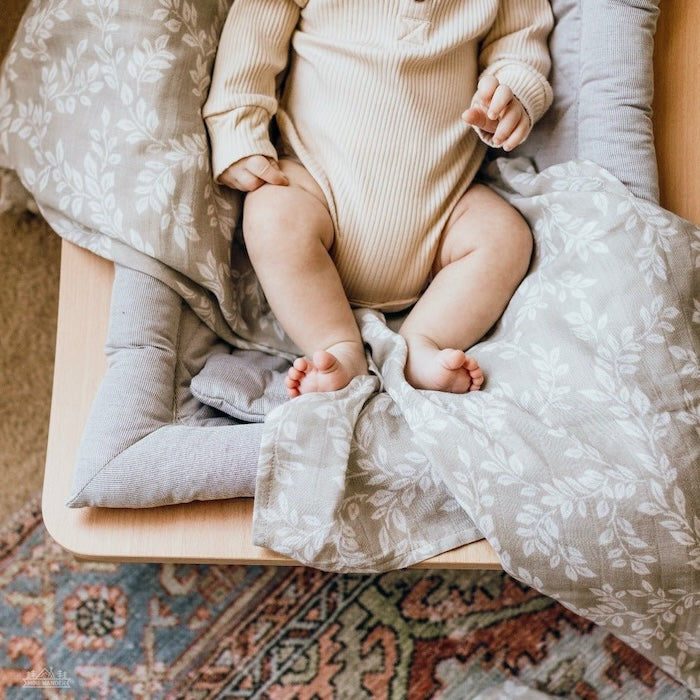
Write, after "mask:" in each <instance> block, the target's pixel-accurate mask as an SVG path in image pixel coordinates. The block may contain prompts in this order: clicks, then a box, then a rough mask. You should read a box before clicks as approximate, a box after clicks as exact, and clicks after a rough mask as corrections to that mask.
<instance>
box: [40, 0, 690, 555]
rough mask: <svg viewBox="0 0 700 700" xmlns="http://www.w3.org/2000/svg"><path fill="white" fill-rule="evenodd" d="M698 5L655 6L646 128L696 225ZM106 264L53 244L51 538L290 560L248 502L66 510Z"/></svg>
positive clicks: (102, 548) (98, 340)
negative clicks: (268, 541)
mask: <svg viewBox="0 0 700 700" xmlns="http://www.w3.org/2000/svg"><path fill="white" fill-rule="evenodd" d="M698 28H700V1H699V0H673V1H671V0H664V2H662V4H661V15H660V18H659V24H658V30H657V34H656V42H655V45H656V50H655V55H654V68H655V97H654V124H655V140H656V149H657V161H658V165H659V178H660V186H661V202H662V204H663V206H664V207H666V208H667V209H670V210H671V211H673V212H675V213H677V214H679V215H680V216H683V217H684V218H686V219H689V220H691V221H693V222H695V223H699V222H700V132H698V127H697V124H698V119H700V88H699V87H698V85H699V83H700V43H699V42H698V41H697V40H696V38H695V37H696V35H695V31H697V29H698ZM113 278H114V269H113V265H112V264H111V263H110V262H108V261H106V260H104V259H101V258H98V257H97V256H95V255H93V254H91V253H89V252H87V251H85V250H83V249H81V248H78V247H77V246H75V245H73V244H71V243H68V242H66V241H64V242H63V244H62V254H61V281H60V293H59V310H58V332H57V338H56V358H55V369H54V384H53V398H52V403H51V420H50V428H49V439H48V446H47V456H46V469H45V475H44V490H43V499H42V511H43V517H44V522H45V525H46V528H47V530H48V532H49V533H50V534H51V536H52V537H53V538H54V539H55V540H56V542H58V544H60V545H61V546H62V547H64V548H65V549H67V550H69V551H70V552H72V553H73V554H75V555H76V556H78V557H80V558H85V559H93V560H116V561H141V562H200V563H216V564H274V565H289V564H295V563H296V562H294V561H293V560H291V559H289V558H287V557H284V556H282V555H279V554H277V553H275V552H272V551H270V550H267V549H262V548H260V547H256V546H254V545H253V544H252V542H251V525H252V509H253V502H252V499H249V498H239V499H231V500H223V501H208V502H194V503H187V504H180V505H171V506H163V507H159V508H148V509H126V508H123V509H113V508H82V509H70V508H68V507H67V506H66V505H65V502H66V500H67V499H68V497H69V495H70V491H71V485H72V479H73V465H74V463H75V457H76V454H77V451H78V445H79V443H80V439H81V435H82V432H83V428H84V425H85V423H86V420H87V417H88V413H89V411H90V408H91V405H92V401H93V398H94V396H95V394H96V392H97V389H98V386H99V384H100V381H101V379H102V376H103V375H104V373H105V370H106V366H107V363H106V358H105V354H104V344H105V339H106V335H107V326H108V322H109V307H110V298H111V290H112V281H113ZM417 566H419V567H420V568H464V569H497V568H500V564H499V561H498V558H497V557H496V554H495V552H494V551H493V549H492V548H491V546H490V545H489V544H488V543H487V542H486V541H485V540H480V541H478V542H474V543H472V544H469V545H465V546H463V547H460V548H458V549H455V550H452V551H450V552H446V553H444V554H441V555H439V556H436V557H433V558H431V559H429V560H427V561H425V562H422V563H421V564H419V565H417Z"/></svg>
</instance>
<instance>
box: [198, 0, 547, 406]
mask: <svg viewBox="0 0 700 700" xmlns="http://www.w3.org/2000/svg"><path fill="white" fill-rule="evenodd" d="M551 27H552V15H551V10H550V6H549V2H547V0H469V1H468V2H467V0H381V2H380V1H378V0H235V2H234V3H233V5H232V7H231V10H230V13H229V16H228V18H227V20H226V24H225V27H224V30H223V33H222V37H221V43H220V47H219V51H218V54H217V57H216V64H215V69H214V75H213V79H212V86H211V90H210V94H209V97H208V99H207V102H206V104H205V106H204V110H203V114H204V117H205V119H206V123H207V127H208V130H209V134H210V138H211V144H212V162H213V169H214V175H215V177H216V178H217V180H218V182H220V183H222V184H224V185H227V186H229V187H232V188H236V189H239V190H241V191H243V192H246V193H247V194H246V197H245V201H244V205H243V235H244V239H245V243H246V247H247V249H248V253H249V256H250V259H251V262H252V264H253V267H254V269H255V271H256V273H257V275H258V278H259V280H260V283H261V285H262V288H263V290H264V292H265V295H266V297H267V299H268V302H269V304H270V307H271V309H272V311H273V312H274V313H275V315H276V317H277V319H278V320H279V321H280V323H281V324H282V326H283V327H284V329H285V330H286V332H287V333H288V335H289V336H290V337H291V338H292V340H293V341H294V342H295V343H296V344H297V345H298V346H299V347H300V348H301V349H302V351H303V352H304V353H305V356H304V357H300V358H297V360H296V361H295V362H294V364H293V366H292V368H290V370H289V374H288V377H287V380H286V381H287V388H288V391H289V394H290V396H292V397H295V396H298V395H300V394H304V393H307V392H316V391H333V390H337V389H341V388H343V387H344V386H346V385H347V384H348V383H349V382H350V381H351V379H352V378H353V377H355V376H357V375H361V374H366V373H367V372H368V366H367V361H366V357H365V350H364V344H363V341H362V338H361V336H360V332H359V329H358V327H357V324H356V322H355V318H354V315H353V312H352V307H353V306H360V307H368V308H375V309H380V310H383V311H387V312H393V311H399V310H402V309H407V308H409V307H412V308H411V309H410V311H409V312H408V315H407V316H406V318H405V321H404V322H403V324H402V325H401V327H400V329H399V333H400V335H401V336H403V338H404V339H405V341H406V345H407V348H408V358H407V363H406V367H405V376H406V379H407V381H408V382H409V383H410V384H411V385H412V386H413V387H415V388H417V389H432V390H440V391H448V392H456V393H463V392H467V391H474V390H477V389H479V388H480V387H481V385H482V383H483V380H484V377H483V374H482V371H481V369H480V367H479V365H478V363H477V361H476V360H475V359H474V358H473V357H472V356H470V355H468V354H466V352H465V351H466V350H467V349H468V348H470V347H471V346H472V345H474V344H475V343H476V342H477V341H478V340H479V339H480V338H482V337H483V335H484V334H485V333H486V332H487V331H488V330H489V328H490V327H491V326H492V325H493V324H494V323H495V322H496V321H497V320H498V318H499V317H500V315H501V314H502V313H503V311H504V309H505V307H506V305H507V304H508V302H509V300H510V298H511V296H512V294H513V292H514V291H515V289H516V288H517V286H518V285H519V284H520V282H521V280H522V279H523V277H524V276H525V274H526V272H527V269H528V266H529V263H530V257H531V253H532V236H531V232H530V230H529V228H528V226H527V224H526V223H525V221H524V220H523V219H522V218H521V217H520V215H519V214H518V213H517V212H516V210H515V209H513V208H512V207H511V206H510V205H509V204H507V203H506V202H505V201H504V200H503V199H501V198H500V197H499V196H498V195H497V194H496V193H494V192H493V191H492V190H490V189H488V188H487V187H485V186H484V185H481V184H478V183H473V182H472V180H473V179H474V176H475V174H476V171H477V170H478V168H479V165H480V164H481V161H482V159H483V156H484V154H485V152H486V146H487V144H488V145H492V146H495V147H501V148H503V149H504V150H505V151H510V150H511V149H513V148H515V147H516V146H517V145H518V144H520V143H522V142H523V140H524V139H525V138H526V137H527V135H528V134H529V132H530V129H531V127H532V125H533V123H534V122H535V121H536V120H537V119H539V118H540V117H541V116H542V114H544V112H545V111H546V109H547V108H548V106H549V104H550V102H551V89H550V86H549V84H548V82H547V79H546V76H547V73H548V71H549V65H550V61H549V54H548V50H547V36H548V34H549V31H550V30H551ZM285 69H286V73H285ZM281 76H284V80H283V82H281V81H282V77H281ZM278 96H279V98H278ZM465 108H466V110H465ZM273 116H275V118H276V124H277V127H278V130H279V138H278V139H276V141H275V144H274V145H273V142H272V140H271V135H270V134H271V130H270V126H271V121H272V118H273Z"/></svg>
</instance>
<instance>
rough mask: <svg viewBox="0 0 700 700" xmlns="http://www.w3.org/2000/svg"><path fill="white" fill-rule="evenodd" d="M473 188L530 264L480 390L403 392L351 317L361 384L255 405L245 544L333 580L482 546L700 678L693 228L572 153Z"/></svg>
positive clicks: (386, 341) (390, 366)
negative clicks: (515, 232)
mask: <svg viewBox="0 0 700 700" xmlns="http://www.w3.org/2000/svg"><path fill="white" fill-rule="evenodd" d="M490 177H491V178H492V182H491V184H492V185H493V186H495V187H496V188H497V189H498V190H499V191H500V192H501V193H502V194H503V195H504V196H505V197H506V198H507V199H508V200H509V201H510V202H511V203H512V204H514V205H515V206H516V207H517V208H518V209H519V210H520V211H521V212H522V213H523V215H524V216H525V217H526V218H527V219H528V221H529V223H530V225H531V227H532V230H533V232H534V236H535V239H536V253H535V256H534V260H533V265H532V268H531V270H530V273H529V274H528V276H527V277H526V279H525V281H524V282H523V284H522V285H521V287H520V289H519V290H518V291H517V293H516V295H515V297H514V298H513V299H512V301H511V303H510V305H509V307H508V309H507V310H506V313H505V314H504V316H503V318H502V319H501V321H500V322H499V323H498V325H497V327H496V328H495V329H493V331H492V332H491V334H490V335H489V336H488V337H487V338H485V339H484V340H483V341H482V342H481V343H479V344H478V345H477V346H475V347H474V348H473V349H472V353H473V354H474V355H476V356H477V357H478V359H479V362H480V364H481V365H482V367H484V369H485V371H486V375H487V377H488V380H487V382H488V383H487V385H486V386H485V388H484V389H483V390H482V391H481V392H476V393H470V394H467V395H465V396H458V395H451V394H444V393H440V392H430V391H417V390H415V389H413V388H412V387H410V386H409V385H408V384H407V383H406V381H405V379H404V376H403V364H404V361H405V357H406V348H405V345H404V343H403V340H402V339H401V337H400V336H398V335H397V334H396V333H394V332H393V331H392V330H390V329H389V327H388V326H387V324H386V323H385V322H384V319H383V317H382V316H381V315H379V314H377V313H376V312H372V311H358V312H357V318H358V322H359V324H360V327H361V329H362V334H363V338H364V340H365V341H366V344H367V346H368V348H369V350H368V353H369V357H370V360H371V363H372V365H373V367H374V373H373V374H372V375H370V376H367V377H358V378H355V379H354V380H353V381H352V383H351V384H350V385H349V386H348V387H346V388H345V389H343V390H341V391H339V392H335V393H329V394H316V395H306V396H302V397H299V398H297V399H294V400H293V401H290V402H287V403H285V404H283V405H282V406H280V407H278V408H277V409H275V411H273V413H272V414H271V415H269V417H268V419H267V421H266V427H265V433H264V438H263V447H262V451H261V456H260V465H259V472H258V483H257V488H256V510H255V524H254V537H255V541H256V543H257V544H260V545H264V546H266V547H270V548H272V549H275V550H277V551H279V552H282V553H285V554H288V555H290V556H292V557H294V558H295V559H298V560H300V561H302V562H304V563H307V564H309V565H312V566H317V567H321V568H324V569H330V570H333V571H340V572H347V571H375V570H385V569H389V568H396V567H404V566H409V565H411V564H413V563H415V562H417V561H420V560H422V559H425V558H426V557H429V556H431V555H434V554H437V553H439V552H441V551H444V550H446V549H448V548H450V547H454V546H457V545H460V544H463V543H467V542H470V541H473V540H474V539H477V538H478V537H480V536H482V535H483V536H485V537H486V538H488V540H489V541H490V543H491V544H492V545H493V547H494V548H495V550H496V552H497V553H498V556H499V558H500V560H501V562H502V564H503V566H504V568H505V569H506V570H507V571H508V572H509V573H510V574H512V575H513V576H514V577H516V578H517V579H519V580H521V581H523V582H525V583H527V584H529V585H532V586H534V587H535V588H537V589H538V590H540V591H542V592H544V593H546V594H548V595H551V596H553V597H554V598H557V599H558V600H560V601H562V602H563V603H564V604H565V605H567V606H568V607H570V608H572V609H573V610H575V611H576V612H577V613H579V614H581V615H583V616H585V617H586V618H588V619H590V620H593V621H594V622H596V623H598V624H600V625H603V626H606V627H608V628H610V630H611V631H612V632H613V633H614V634H616V635H617V636H619V637H620V638H622V639H624V640H625V641H626V642H628V643H629V644H631V645H632V646H634V647H635V648H637V649H638V650H640V651H641V652H642V653H645V654H647V655H648V656H650V657H651V658H653V659H654V661H655V662H656V663H658V664H659V665H661V666H662V667H663V668H665V669H666V670H667V671H669V672H670V673H672V674H673V675H675V676H676V677H682V678H684V680H685V682H686V683H688V684H689V685H690V687H695V688H697V687H698V684H699V683H700V680H699V679H698V672H699V669H698V662H700V634H699V632H700V614H699V611H700V517H698V516H699V514H700V479H699V478H698V474H699V471H698V470H699V469H700V459H699V456H700V440H699V431H700V403H699V400H698V399H699V398H700V366H699V364H698V354H699V348H698V345H699V343H698V328H699V327H700V300H699V299H698V290H699V288H700V287H699V285H698V279H699V275H698V268H699V266H700V231H698V229H697V228H695V227H693V226H692V225H691V224H689V223H688V222H685V221H683V220H681V219H679V218H678V217H676V216H674V215H672V214H670V213H669V212H667V211H664V210H663V209H661V208H659V207H658V206H656V205H654V204H651V203H648V202H646V201H643V200H640V199H637V198H635V197H634V196H633V195H631V194H630V193H629V192H628V191H627V190H626V189H625V188H624V187H623V186H622V185H621V184H620V183H619V182H618V181H617V180H615V179H614V178H612V176H610V175H608V174H607V173H606V172H605V171H603V170H601V169H600V168H598V167H597V166H595V165H594V164H592V163H590V162H570V163H566V164H563V165H558V166H554V167H552V168H549V169H547V170H545V171H544V172H543V173H541V174H536V173H535V172H534V171H532V170H530V168H529V166H528V164H527V162H525V161H523V160H520V161H518V160H516V161H505V160H498V161H496V162H495V163H494V164H492V165H491V170H490ZM465 313H468V304H467V305H465Z"/></svg>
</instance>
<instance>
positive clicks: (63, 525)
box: [42, 242, 500, 569]
mask: <svg viewBox="0 0 700 700" xmlns="http://www.w3.org/2000/svg"><path fill="white" fill-rule="evenodd" d="M113 279H114V270H113V266H112V264H111V263H109V262H107V261H105V260H103V259H101V258H98V257H97V256H95V255H93V254H91V253H89V252H87V251H85V250H83V249H81V248H78V247H76V246H74V245H72V244H71V243H67V242H64V243H63V246H62V255H61V288H60V295H59V311H58V332H57V338H56V364H55V370H54V386H53V398H52V403H51V424H50V428H49V442H48V448H47V457H46V472H45V476H44V492H43V500H42V510H43V514H44V522H45V524H46V528H47V530H48V532H49V533H50V534H51V536H52V537H53V538H54V539H55V540H56V541H57V542H58V543H59V544H60V545H61V546H63V547H64V548H65V549H67V550H69V551H70V552H73V553H74V554H75V555H76V556H78V557H81V558H85V559H94V560H115V561H144V562H146V561H148V562H166V561H172V562H202V563H204V562H207V563H216V564H275V565H282V564H286V565H289V564H294V563H295V562H294V561H292V560H291V559H288V558H287V557H283V556H281V555H279V554H276V553H275V552H272V551H270V550H267V549H262V548H260V547H255V546H254V545H253V544H251V526H252V511H253V502H252V499H249V498H237V499H231V500H225V501H209V502H197V503H187V504H181V505H175V506H165V507H162V508H148V509H126V508H124V509H115V508H81V509H71V508H68V507H66V505H65V502H66V500H67V499H68V496H69V495H70V490H71V484H72V479H73V464H74V462H75V457H76V454H77V452H78V446H79V444H80V438H81V435H82V431H83V427H84V425H85V422H86V421H87V417H88V414H89V412H90V408H91V406H92V401H93V398H94V396H95V394H96V392H97V389H98V387H99V384H100V381H101V379H102V376H103V374H104V372H105V370H106V366H107V363H106V360H105V354H104V345H105V340H106V335H107V326H108V322H109V307H110V299H111V291H112V282H113ZM420 566H421V567H422V568H429V567H432V568H465V569H466V568H477V569H487V568H496V569H497V568H500V565H499V562H498V559H497V558H496V555H495V553H494V551H493V549H492V548H491V547H490V545H489V544H488V543H487V542H486V541H484V540H481V541H479V542H475V543H473V544H470V545H467V546H465V547H461V548H459V549H456V550H453V551H451V552H447V553H445V554H441V555H440V556H438V557H434V558H433V559H430V560H429V561H427V562H423V563H422V564H420Z"/></svg>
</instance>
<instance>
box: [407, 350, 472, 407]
mask: <svg viewBox="0 0 700 700" xmlns="http://www.w3.org/2000/svg"><path fill="white" fill-rule="evenodd" d="M407 342H408V361H407V362H406V371H405V374H406V381H408V383H409V384H410V385H411V386H412V387H413V388H414V389H432V390H435V391H447V392H450V393H453V394H464V393H466V392H467V391H478V390H479V389H480V388H481V385H482V384H483V383H484V375H483V373H482V371H481V368H480V367H479V363H478V362H477V361H476V360H475V359H474V358H473V357H471V355H467V354H466V353H465V352H462V351H461V350H454V349H452V348H448V349H445V350H440V349H439V348H437V347H435V346H434V345H433V344H431V343H427V342H421V341H418V342H416V341H413V342H412V341H410V340H408V339H407Z"/></svg>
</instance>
